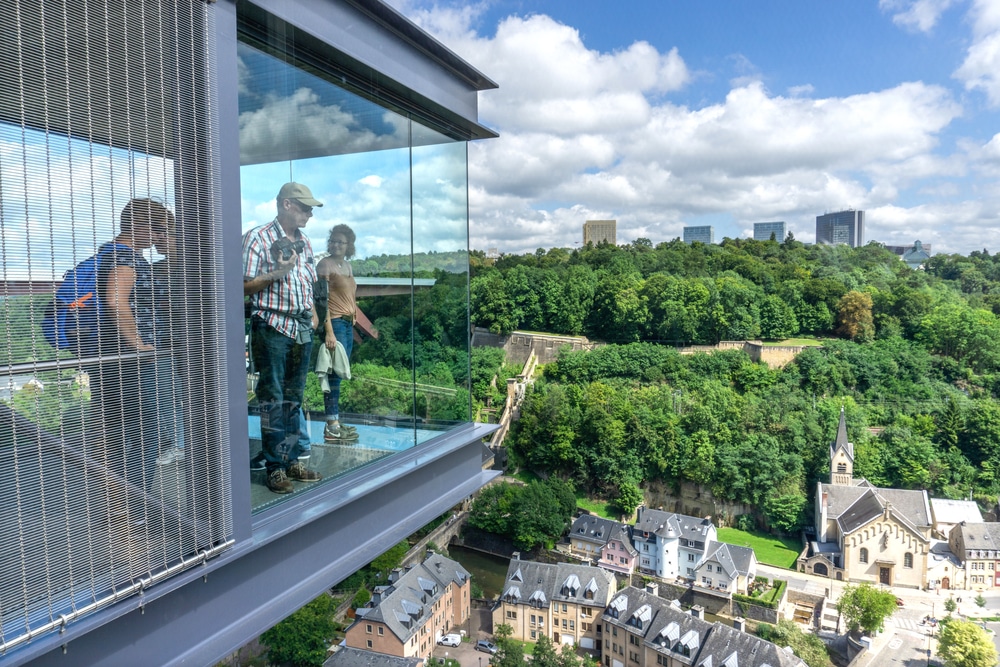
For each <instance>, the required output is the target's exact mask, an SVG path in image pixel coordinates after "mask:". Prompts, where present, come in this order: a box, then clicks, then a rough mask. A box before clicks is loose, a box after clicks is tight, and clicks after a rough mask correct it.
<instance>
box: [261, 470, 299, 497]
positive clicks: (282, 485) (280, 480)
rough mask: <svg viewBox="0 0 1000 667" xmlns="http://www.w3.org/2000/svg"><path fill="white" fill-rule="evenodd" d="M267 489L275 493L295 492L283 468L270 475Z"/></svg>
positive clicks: (273, 471)
mask: <svg viewBox="0 0 1000 667" xmlns="http://www.w3.org/2000/svg"><path fill="white" fill-rule="evenodd" d="M267 488H269V489H271V491H273V492H274V493H291V492H292V491H294V490H295V487H294V486H293V485H292V483H291V481H289V479H288V475H286V474H285V471H284V470H282V469H281V468H278V469H277V470H272V471H271V472H270V473H268V475H267Z"/></svg>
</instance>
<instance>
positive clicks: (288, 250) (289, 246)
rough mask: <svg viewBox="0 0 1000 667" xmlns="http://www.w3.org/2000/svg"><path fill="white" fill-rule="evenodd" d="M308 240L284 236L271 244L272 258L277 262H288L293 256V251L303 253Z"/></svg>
mask: <svg viewBox="0 0 1000 667" xmlns="http://www.w3.org/2000/svg"><path fill="white" fill-rule="evenodd" d="M305 247H306V242H305V241H303V240H301V239H300V240H298V241H292V240H290V239H289V238H288V237H286V236H283V237H281V238H280V239H278V240H277V241H275V242H274V243H273V244H271V258H272V259H273V260H274V261H276V262H287V261H288V260H290V259H291V258H292V253H293V252H297V253H301V252H302V251H303V250H305Z"/></svg>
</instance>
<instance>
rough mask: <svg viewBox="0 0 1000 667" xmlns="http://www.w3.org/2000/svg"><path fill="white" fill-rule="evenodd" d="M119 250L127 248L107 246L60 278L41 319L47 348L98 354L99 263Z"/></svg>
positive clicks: (82, 353) (99, 311)
mask: <svg viewBox="0 0 1000 667" xmlns="http://www.w3.org/2000/svg"><path fill="white" fill-rule="evenodd" d="M119 249H123V250H124V249H128V246H125V245H121V244H116V243H106V244H104V245H103V246H101V249H100V250H99V251H98V252H97V254H96V255H94V256H92V257H89V258H87V259H85V260H83V261H82V262H80V263H79V264H77V265H76V266H75V267H73V268H72V269H70V270H69V271H67V272H66V274H65V275H64V276H63V280H62V284H60V285H59V289H57V290H56V294H55V297H54V298H53V299H52V302H51V303H50V304H49V305H48V306H47V307H46V309H45V316H44V317H43V318H42V333H43V334H44V335H45V340H47V341H48V342H49V345H51V346H52V347H54V348H56V349H57V350H68V351H70V352H72V353H73V354H75V355H76V356H78V357H84V356H93V355H96V354H97V353H98V338H99V334H98V329H99V327H100V320H101V303H100V299H99V298H98V289H97V281H98V280H100V275H99V273H100V270H101V266H100V263H101V259H102V258H103V257H104V256H106V255H107V254H108V253H109V252H111V251H114V250H119Z"/></svg>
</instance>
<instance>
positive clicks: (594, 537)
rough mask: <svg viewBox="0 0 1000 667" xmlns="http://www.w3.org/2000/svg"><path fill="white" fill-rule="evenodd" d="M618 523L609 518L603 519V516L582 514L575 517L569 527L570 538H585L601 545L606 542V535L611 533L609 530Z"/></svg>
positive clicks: (618, 524)
mask: <svg viewBox="0 0 1000 667" xmlns="http://www.w3.org/2000/svg"><path fill="white" fill-rule="evenodd" d="M620 525H621V524H620V523H618V522H617V521H612V520H611V519H605V518H604V517H600V516H594V515H592V514H584V515H582V516H579V517H577V519H576V521H574V522H573V527H572V528H570V529H569V536H570V540H572V539H580V540H586V541H588V542H593V543H594V544H598V545H600V546H602V547H603V546H604V545H605V544H607V543H608V537H609V536H610V535H611V531H613V530H614V528H615V527H616V526H620Z"/></svg>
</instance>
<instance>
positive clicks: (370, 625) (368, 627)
mask: <svg viewBox="0 0 1000 667" xmlns="http://www.w3.org/2000/svg"><path fill="white" fill-rule="evenodd" d="M365 632H367V633H368V634H371V633H372V624H371V623H366V624H365Z"/></svg>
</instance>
